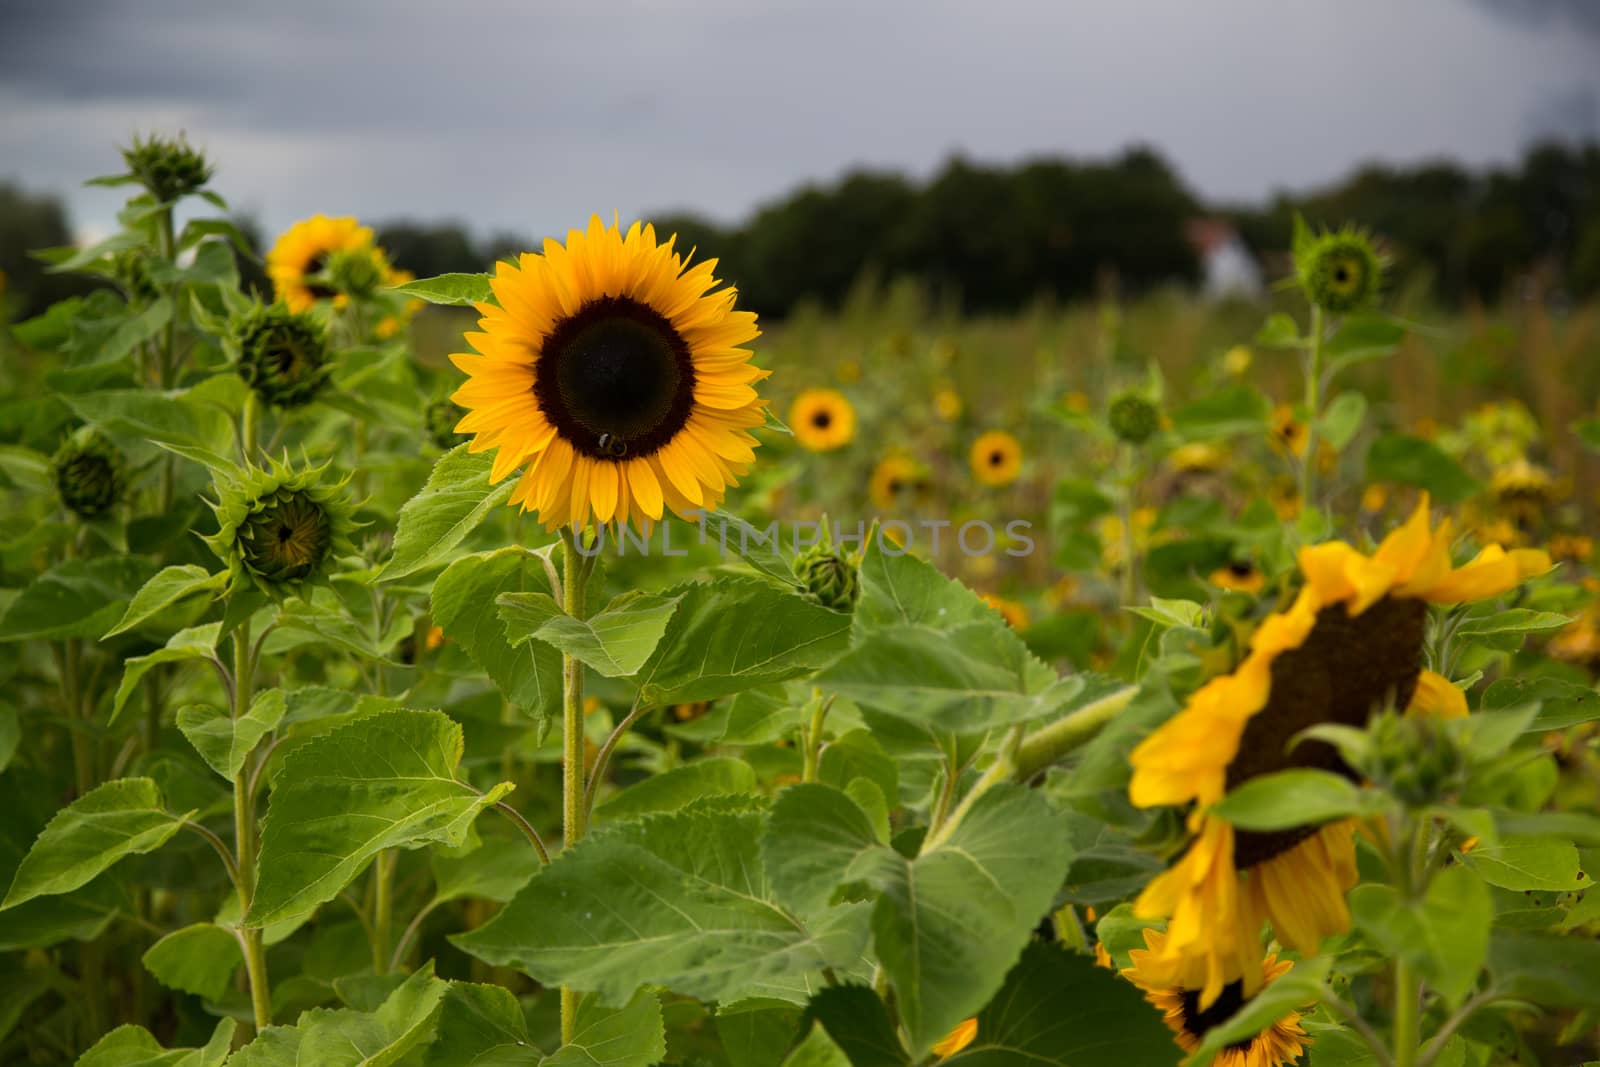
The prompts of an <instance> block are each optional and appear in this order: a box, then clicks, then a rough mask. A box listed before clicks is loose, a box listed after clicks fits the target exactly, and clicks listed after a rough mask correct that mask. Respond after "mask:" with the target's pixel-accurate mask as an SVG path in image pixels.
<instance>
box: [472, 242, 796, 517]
mask: <svg viewBox="0 0 1600 1067" xmlns="http://www.w3.org/2000/svg"><path fill="white" fill-rule="evenodd" d="M673 240H674V239H673V238H669V239H668V240H667V241H666V243H664V244H662V243H658V242H657V241H656V232H655V228H654V227H653V226H641V225H640V224H639V223H637V222H636V223H634V224H633V226H632V227H631V228H630V229H629V230H628V232H627V234H626V235H624V234H623V233H622V231H621V230H619V229H618V228H617V227H616V226H615V225H612V226H609V227H607V226H605V225H604V224H603V223H601V221H600V217H599V216H598V215H596V216H594V217H592V218H591V219H590V220H589V228H588V229H587V230H586V231H583V232H579V231H577V230H573V231H571V232H570V233H568V234H567V243H566V244H565V245H562V244H560V243H559V242H557V241H554V240H547V241H545V243H544V254H543V255H538V254H535V253H531V252H529V253H523V255H522V256H521V258H520V260H519V262H517V263H515V264H511V263H506V262H503V261H502V262H501V263H500V264H498V266H497V267H496V273H495V276H494V278H493V279H491V281H490V285H491V287H492V289H493V291H494V296H495V300H496V303H494V304H479V305H477V307H478V313H479V314H481V315H482V316H483V317H482V318H481V319H479V320H478V324H479V325H480V326H481V327H482V328H483V332H482V333H469V334H467V335H466V337H467V341H468V342H469V343H470V344H471V345H472V347H473V348H475V349H477V350H478V351H477V354H471V353H463V354H456V355H452V356H451V357H450V359H451V361H452V362H454V363H455V365H456V366H457V367H459V368H461V369H462V370H463V371H465V372H466V373H467V374H468V375H469V377H470V380H469V381H468V382H467V383H466V384H465V385H463V386H462V387H461V388H460V389H458V390H456V392H455V394H454V396H453V397H452V398H451V399H453V400H454V401H455V402H456V403H458V404H460V405H461V406H462V407H464V408H466V409H468V413H467V415H466V417H465V418H463V419H462V420H461V422H460V423H459V424H458V425H457V426H456V432H458V433H470V434H473V435H475V436H474V437H473V439H472V443H471V445H470V450H471V451H473V452H483V451H486V450H488V449H498V453H497V454H496V456H495V460H494V466H493V468H492V469H491V471H490V474H489V477H490V480H491V481H499V480H501V479H502V478H504V477H505V476H506V475H508V474H510V473H511V472H512V471H514V470H516V469H517V468H518V467H521V468H522V477H521V479H520V480H519V481H518V482H517V487H516V489H515V490H513V492H512V494H511V503H512V504H513V505H515V506H520V507H521V508H522V510H523V511H534V512H537V513H538V515H539V519H540V521H542V522H543V523H544V524H545V526H546V527H547V528H549V529H555V528H556V527H558V526H563V525H566V524H567V523H573V524H575V525H579V526H583V525H587V524H588V523H589V522H590V520H591V518H592V519H593V520H594V521H595V522H600V523H606V522H611V521H613V520H615V521H617V522H628V521H632V522H634V523H635V524H636V525H640V524H642V523H643V522H644V521H646V520H652V519H659V518H661V515H662V509H663V508H671V509H672V510H673V511H674V512H677V513H679V514H683V513H685V512H689V511H693V510H695V509H698V508H703V507H714V506H715V505H716V504H718V503H719V502H721V500H722V497H723V495H724V494H725V493H726V492H727V490H728V487H729V486H730V485H735V484H737V482H736V476H737V475H739V474H743V473H744V472H745V471H747V470H748V469H749V466H750V464H751V463H752V462H753V461H754V460H755V451H754V447H755V445H756V444H757V442H756V439H755V437H754V436H753V435H752V434H751V433H750V430H752V429H753V428H755V427H757V426H760V425H761V424H762V422H763V421H765V410H764V408H765V405H764V403H763V401H762V400H761V398H760V396H759V395H758V394H757V393H756V390H755V383H756V382H759V381H761V380H762V379H763V378H765V377H767V375H768V373H770V372H768V371H765V370H762V369H761V368H760V367H757V366H754V365H753V364H751V362H750V355H751V353H750V350H749V349H747V348H742V347H740V346H742V345H744V344H746V343H748V342H750V341H752V340H754V339H755V338H756V337H758V336H760V331H759V330H758V329H756V317H755V314H754V313H753V312H749V311H735V310H734V307H733V302H734V296H735V292H734V290H733V289H732V288H731V287H730V288H724V289H718V290H716V291H715V292H713V291H711V290H712V289H713V287H715V286H716V285H717V284H718V283H717V279H716V278H715V277H713V276H712V273H711V272H712V270H713V269H715V267H716V263H717V261H716V260H714V259H710V260H705V261H703V262H701V263H697V264H695V265H694V266H692V267H690V266H687V264H686V263H685V260H684V257H682V256H680V255H678V254H677V253H676V252H674V251H673V249H672V246H673Z"/></svg>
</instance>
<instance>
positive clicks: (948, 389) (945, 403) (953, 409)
mask: <svg viewBox="0 0 1600 1067" xmlns="http://www.w3.org/2000/svg"><path fill="white" fill-rule="evenodd" d="M961 409H962V404H961V394H960V393H958V392H956V390H955V388H954V387H953V386H949V385H944V386H940V387H939V389H938V390H936V391H935V392H934V394H933V413H934V414H935V415H937V416H939V418H941V419H943V420H944V421H945V422H954V421H956V420H957V419H959V418H960V417H961Z"/></svg>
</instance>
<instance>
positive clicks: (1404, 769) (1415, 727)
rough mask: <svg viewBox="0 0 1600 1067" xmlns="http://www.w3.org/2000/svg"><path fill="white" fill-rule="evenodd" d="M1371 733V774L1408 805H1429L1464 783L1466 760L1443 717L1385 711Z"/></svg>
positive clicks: (1371, 726) (1369, 770) (1379, 783)
mask: <svg viewBox="0 0 1600 1067" xmlns="http://www.w3.org/2000/svg"><path fill="white" fill-rule="evenodd" d="M1368 733H1369V735H1370V736H1371V739H1372V748H1371V757H1370V760H1371V762H1370V765H1369V766H1367V767H1366V768H1364V770H1365V771H1366V773H1367V776H1368V777H1370V778H1371V779H1372V781H1373V782H1374V783H1376V784H1377V785H1379V786H1382V787H1383V788H1385V789H1387V790H1388V791H1389V792H1390V793H1391V794H1393V795H1394V796H1395V798H1396V799H1398V800H1399V801H1400V802H1401V803H1402V804H1405V805H1406V806H1407V807H1411V808H1421V807H1426V806H1427V805H1429V804H1433V803H1436V802H1438V801H1440V800H1443V799H1445V798H1446V797H1448V796H1449V795H1450V794H1452V793H1455V792H1456V791H1458V790H1459V789H1460V788H1461V786H1462V784H1463V779H1464V773H1465V770H1466V762H1465V760H1464V759H1463V757H1462V754H1461V750H1460V748H1458V747H1457V745H1456V742H1455V739H1454V738H1453V737H1452V736H1451V734H1450V732H1449V730H1448V729H1447V728H1446V727H1445V725H1444V721H1443V720H1440V719H1438V718H1435V717H1433V716H1428V715H1398V714H1395V713H1394V712H1385V713H1383V714H1381V715H1379V716H1377V717H1376V718H1374V719H1373V720H1372V723H1371V725H1370V726H1369V727H1368Z"/></svg>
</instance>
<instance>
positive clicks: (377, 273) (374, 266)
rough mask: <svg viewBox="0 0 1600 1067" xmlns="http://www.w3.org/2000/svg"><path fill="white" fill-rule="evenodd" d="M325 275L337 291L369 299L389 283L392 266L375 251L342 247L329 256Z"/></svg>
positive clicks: (330, 285) (372, 249)
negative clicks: (380, 287)
mask: <svg viewBox="0 0 1600 1067" xmlns="http://www.w3.org/2000/svg"><path fill="white" fill-rule="evenodd" d="M322 274H323V276H324V277H325V279H326V282H327V286H328V288H330V289H332V290H333V291H334V292H338V293H343V294H345V295H346V296H348V297H351V298H352V299H356V300H366V299H368V298H370V297H371V296H372V295H373V294H374V293H376V292H377V291H378V288H379V286H382V285H384V284H386V283H387V279H388V275H389V264H388V263H387V261H386V259H385V257H383V254H382V253H381V252H380V251H379V250H378V249H376V248H370V247H366V248H342V249H340V250H338V251H336V252H334V253H333V254H332V255H330V256H329V257H328V264H327V266H326V267H325V268H324V269H323V271H322Z"/></svg>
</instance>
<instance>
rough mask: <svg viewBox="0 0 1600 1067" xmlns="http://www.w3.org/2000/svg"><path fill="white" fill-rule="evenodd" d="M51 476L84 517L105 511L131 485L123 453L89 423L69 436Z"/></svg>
mask: <svg viewBox="0 0 1600 1067" xmlns="http://www.w3.org/2000/svg"><path fill="white" fill-rule="evenodd" d="M50 479H51V481H53V482H54V483H55V487H56V493H57V494H58V495H60V497H61V503H62V504H64V505H66V508H67V510H68V511H70V512H72V513H73V514H74V515H76V516H78V517H79V518H80V519H94V518H98V517H100V516H101V515H104V514H105V513H106V512H108V511H110V510H111V509H112V508H113V507H115V506H116V505H117V503H118V502H119V501H120V500H121V499H122V496H123V493H124V492H125V491H126V489H127V474H126V465H125V463H124V460H123V458H122V453H121V452H119V451H118V450H117V448H116V446H115V445H113V444H112V443H111V442H110V441H107V440H106V439H105V438H104V437H101V436H100V435H99V434H98V433H96V432H95V431H94V430H91V429H89V428H87V427H85V428H84V429H81V430H79V431H78V432H77V433H75V434H73V435H72V436H71V437H69V438H67V440H66V441H65V442H63V443H62V445H61V447H60V448H59V449H58V450H57V451H56V454H55V456H54V458H52V459H51V461H50Z"/></svg>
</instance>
